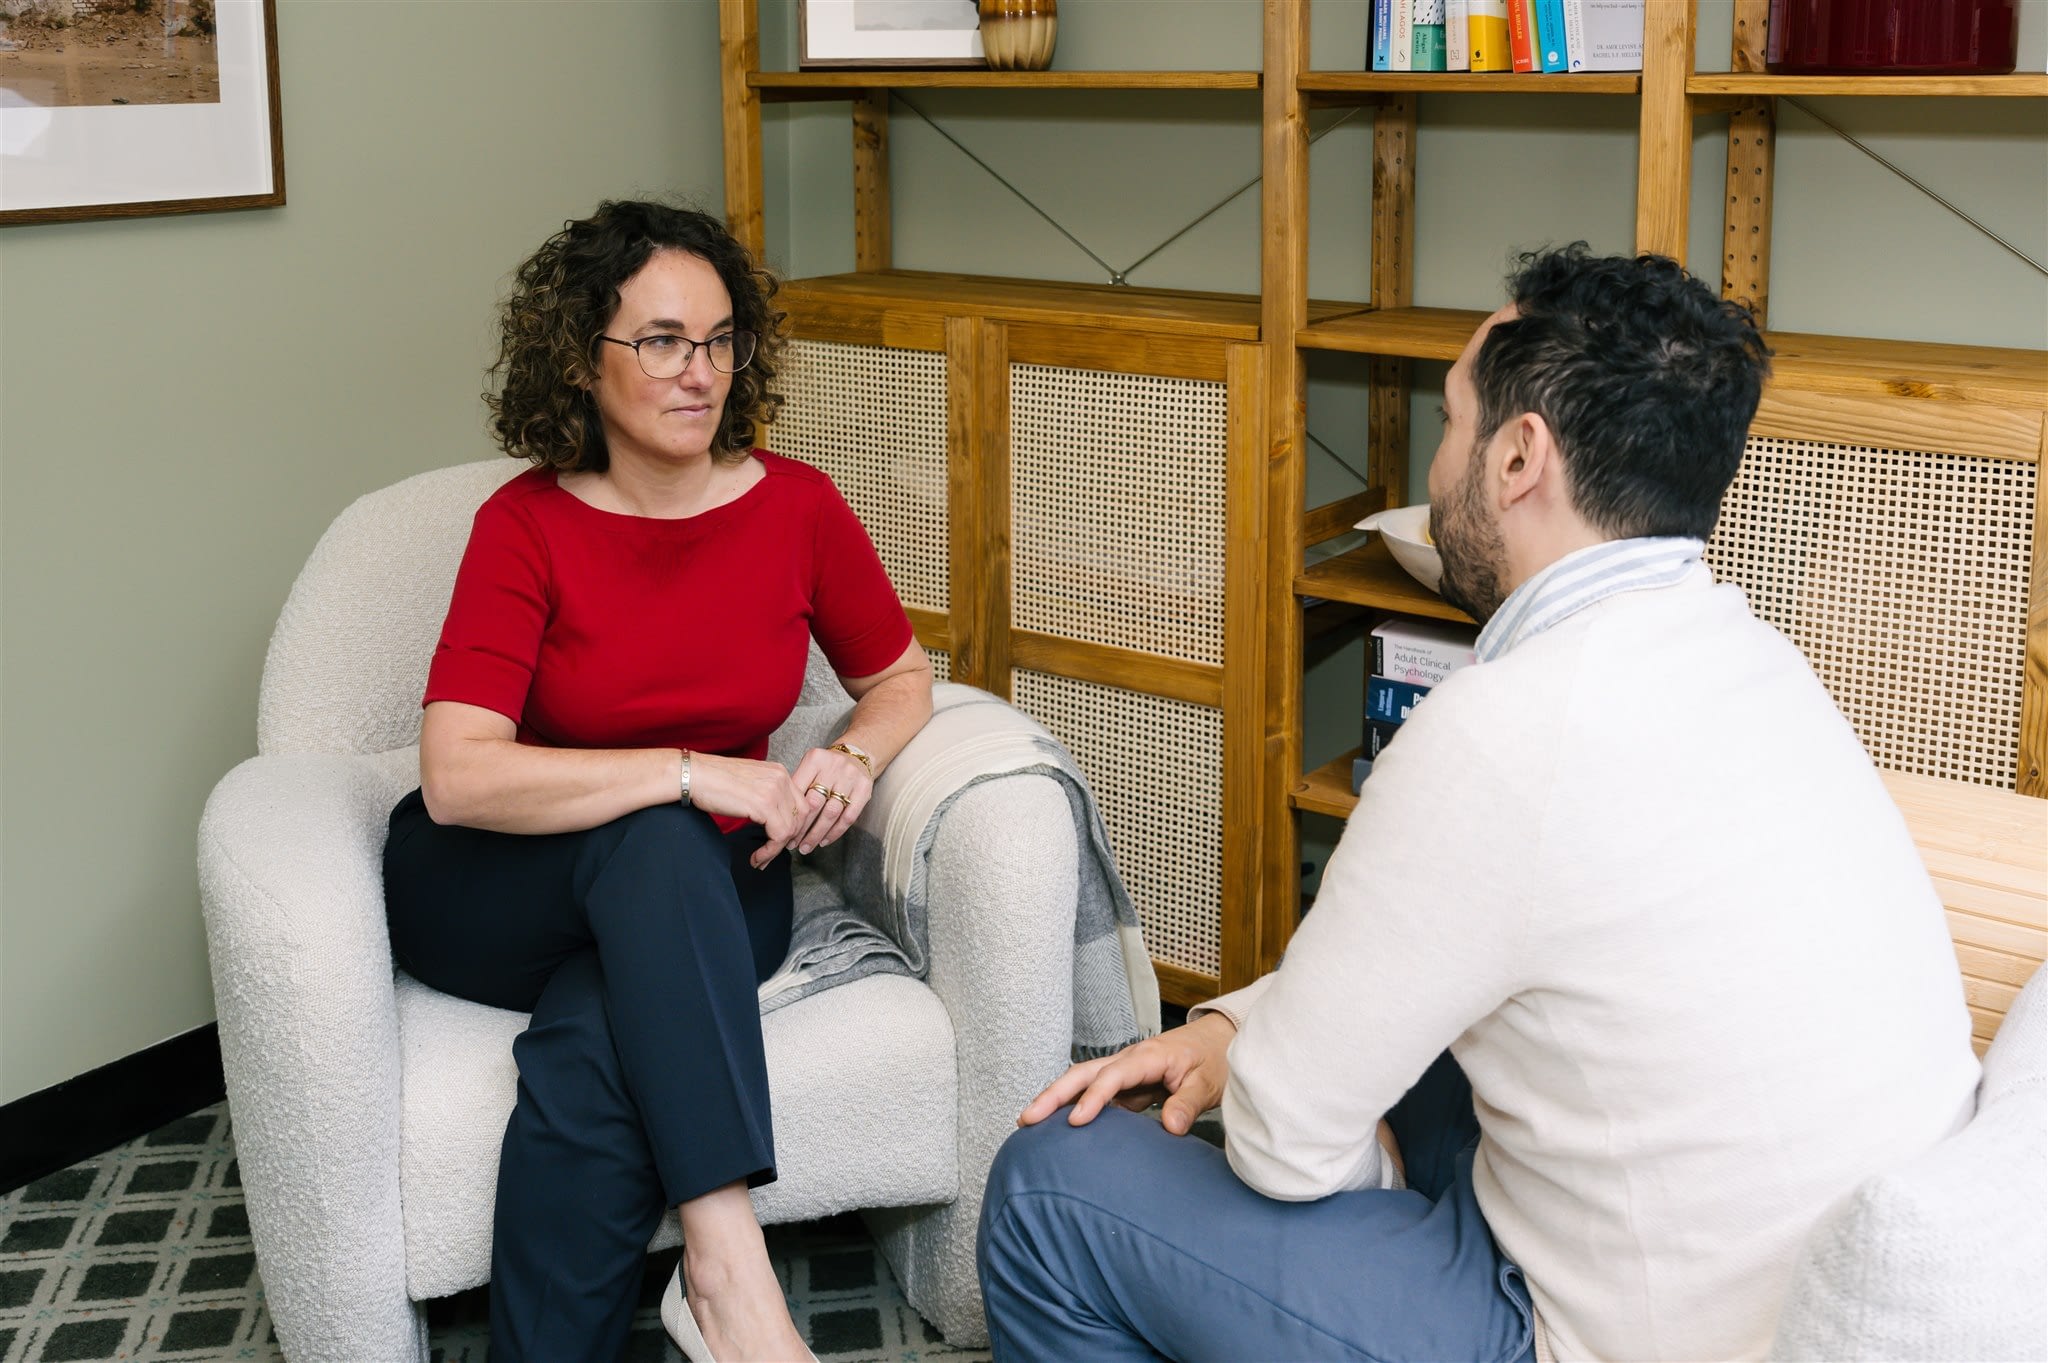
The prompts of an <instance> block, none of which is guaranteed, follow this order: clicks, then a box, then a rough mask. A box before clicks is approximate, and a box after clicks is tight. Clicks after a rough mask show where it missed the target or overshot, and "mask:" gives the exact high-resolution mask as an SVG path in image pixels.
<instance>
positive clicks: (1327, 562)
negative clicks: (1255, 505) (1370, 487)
mask: <svg viewBox="0 0 2048 1363" xmlns="http://www.w3.org/2000/svg"><path fill="white" fill-rule="evenodd" d="M1294 590H1295V592H1296V594H1297V595H1300V596H1319V597H1321V598H1323V599H1324V600H1325V601H1348V602H1350V603H1351V604H1352V605H1354V606H1371V607H1372V608H1374V609H1375V610H1383V611H1393V612H1395V613H1397V614H1400V615H1423V616H1428V617H1429V618H1430V619H1432V620H1452V621H1456V622H1457V623H1459V624H1465V625H1469V624H1471V623H1472V617H1471V616H1469V615H1467V614H1465V612H1463V611H1461V610H1459V609H1458V608H1457V607H1456V606H1453V605H1451V604H1450V603H1449V602H1448V601H1445V600H1444V599H1443V598H1442V597H1440V596H1438V595H1437V594H1436V593H1435V592H1433V591H1430V590H1429V589H1428V588H1426V587H1424V586H1423V585H1422V584H1421V583H1420V582H1417V581H1416V580H1415V579H1414V578H1412V577H1410V576H1408V573H1407V571H1406V570H1405V569H1403V568H1402V567H1401V565H1400V564H1398V563H1396V562H1394V556H1393V555H1392V554H1391V553H1389V552H1387V542H1386V540H1384V539H1382V538H1381V537H1380V536H1378V535H1374V536H1373V537H1372V538H1371V539H1370V540H1367V541H1366V542H1365V543H1364V544H1362V545H1360V546H1359V547H1358V548H1356V549H1353V550H1351V551H1350V552H1349V553H1344V554H1339V555H1337V556H1336V557H1335V558H1326V559H1324V560H1323V561H1322V562H1320V563H1313V564H1310V565H1309V566H1308V568H1307V569H1305V570H1304V571H1302V572H1299V573H1296V574H1295V576H1294Z"/></svg>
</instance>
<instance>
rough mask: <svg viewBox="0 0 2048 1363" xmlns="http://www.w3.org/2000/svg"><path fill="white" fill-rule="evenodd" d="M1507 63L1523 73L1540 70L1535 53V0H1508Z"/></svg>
mask: <svg viewBox="0 0 2048 1363" xmlns="http://www.w3.org/2000/svg"><path fill="white" fill-rule="evenodd" d="M1508 65H1509V66H1510V67H1511V68H1512V69H1514V70H1516V71H1521V72H1524V73H1527V72H1532V71H1540V70H1542V66H1541V65H1540V64H1539V58H1538V57H1537V55H1536V0H1508Z"/></svg>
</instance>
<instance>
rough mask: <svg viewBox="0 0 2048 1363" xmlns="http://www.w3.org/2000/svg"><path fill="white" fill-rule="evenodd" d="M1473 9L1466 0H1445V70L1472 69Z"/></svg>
mask: <svg viewBox="0 0 2048 1363" xmlns="http://www.w3.org/2000/svg"><path fill="white" fill-rule="evenodd" d="M1471 24H1472V9H1471V6H1470V5H1469V4H1467V3H1466V0H1444V70H1446V71H1470V70H1471V69H1472V32H1471Z"/></svg>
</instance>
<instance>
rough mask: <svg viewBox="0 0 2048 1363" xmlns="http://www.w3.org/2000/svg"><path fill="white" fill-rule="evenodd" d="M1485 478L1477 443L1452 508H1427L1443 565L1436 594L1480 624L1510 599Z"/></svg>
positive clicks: (1504, 551)
mask: <svg viewBox="0 0 2048 1363" xmlns="http://www.w3.org/2000/svg"><path fill="white" fill-rule="evenodd" d="M1485 478H1486V460H1485V458H1484V456H1483V455H1482V454H1481V452H1480V450H1479V448H1478V446H1477V442H1474V446H1473V449H1472V453H1471V455H1470V457H1469V459H1468V461H1467V463H1466V465H1465V476H1464V478H1462V479H1461V480H1459V483H1458V487H1457V490H1456V491H1454V492H1453V493H1452V494H1451V501H1450V505H1449V506H1448V507H1445V506H1440V505H1436V504H1434V503H1432V504H1431V506H1430V508H1429V537H1430V539H1432V540H1434V541H1435V542H1436V552H1437V557H1438V558H1440V559H1442V560H1443V565H1444V571H1443V580H1442V581H1441V582H1439V583H1438V584H1437V595H1439V596H1441V597H1442V598H1443V599H1444V600H1446V601H1448V602H1450V603H1451V604H1452V605H1453V606H1456V607H1457V608H1458V609H1459V610H1461V611H1464V612H1465V613H1466V614H1467V615H1469V616H1471V617H1472V618H1473V619H1474V620H1477V621H1478V622H1479V623H1480V624H1482V625H1483V624H1485V623H1486V622H1487V621H1488V620H1490V619H1492V618H1493V613H1494V612H1495V611H1497V610H1499V609H1500V603H1501V602H1502V601H1504V600H1506V599H1507V593H1506V592H1504V591H1502V590H1501V585H1500V580H1501V572H1502V567H1503V565H1504V564H1505V563H1506V561H1507V544H1506V542H1505V541H1504V540H1502V539H1501V534H1500V526H1499V524H1497V523H1496V522H1495V521H1494V520H1493V519H1492V518H1491V517H1490V516H1488V515H1487V511H1486V498H1485V495H1484V492H1483V491H1482V488H1483V486H1484V482H1485Z"/></svg>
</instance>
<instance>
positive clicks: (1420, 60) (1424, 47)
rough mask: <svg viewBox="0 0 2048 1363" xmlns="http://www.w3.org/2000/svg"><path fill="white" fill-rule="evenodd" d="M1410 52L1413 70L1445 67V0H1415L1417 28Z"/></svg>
mask: <svg viewBox="0 0 2048 1363" xmlns="http://www.w3.org/2000/svg"><path fill="white" fill-rule="evenodd" d="M1409 53H1410V57H1409V62H1410V69H1411V70H1415V71H1441V70H1443V69H1444V0H1415V29H1414V37H1413V38H1412V39H1411V40H1410V44H1409Z"/></svg>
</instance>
